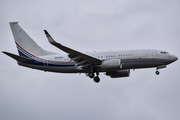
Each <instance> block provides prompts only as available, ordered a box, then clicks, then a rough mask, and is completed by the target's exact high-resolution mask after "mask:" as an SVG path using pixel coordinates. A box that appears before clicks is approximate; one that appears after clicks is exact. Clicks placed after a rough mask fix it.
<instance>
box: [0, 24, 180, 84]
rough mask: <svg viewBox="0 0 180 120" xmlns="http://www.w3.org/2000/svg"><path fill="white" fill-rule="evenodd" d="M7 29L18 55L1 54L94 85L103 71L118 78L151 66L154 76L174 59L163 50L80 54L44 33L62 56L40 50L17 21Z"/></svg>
mask: <svg viewBox="0 0 180 120" xmlns="http://www.w3.org/2000/svg"><path fill="white" fill-rule="evenodd" d="M10 27H11V30H12V33H13V36H14V39H15V43H16V46H17V49H18V52H19V55H15V54H12V53H8V52H5V51H3V53H4V54H6V55H8V56H10V57H12V58H13V59H15V60H16V61H17V63H18V64H19V65H21V66H25V67H29V68H33V69H38V70H44V71H50V72H59V73H85V74H86V75H87V76H89V77H90V78H94V81H95V82H96V83H98V82H99V81H100V78H99V73H100V72H105V74H106V75H107V76H110V77H111V78H118V77H128V76H129V75H130V69H139V68H151V67H155V68H156V72H155V73H156V74H157V75H158V74H159V71H158V69H161V68H165V67H166V65H168V64H170V63H172V62H174V61H176V60H177V59H178V58H177V57H176V56H175V55H172V54H169V53H168V52H166V51H162V50H155V49H145V50H128V51H106V52H93V53H82V52H79V51H76V50H73V49H71V48H68V47H66V46H64V45H61V44H60V43H57V42H56V41H54V39H53V38H52V37H51V36H50V34H49V33H48V32H47V31H46V30H44V32H45V34H46V36H47V39H48V41H49V42H50V43H51V44H52V45H54V46H56V47H57V48H59V49H60V50H62V51H64V52H66V53H67V54H64V55H62V54H58V53H54V52H49V51H46V50H44V49H42V48H41V47H40V46H38V45H37V44H36V43H35V42H34V40H33V39H32V38H31V37H30V36H29V35H28V34H27V33H26V32H25V31H24V30H23V29H22V28H21V27H20V26H19V25H18V22H10ZM95 74H96V76H95Z"/></svg>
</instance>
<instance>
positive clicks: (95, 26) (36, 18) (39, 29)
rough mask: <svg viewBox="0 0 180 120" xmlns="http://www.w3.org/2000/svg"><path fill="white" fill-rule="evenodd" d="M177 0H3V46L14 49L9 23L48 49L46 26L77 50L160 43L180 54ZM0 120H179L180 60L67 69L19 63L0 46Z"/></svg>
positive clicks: (0, 40)
mask: <svg viewBox="0 0 180 120" xmlns="http://www.w3.org/2000/svg"><path fill="white" fill-rule="evenodd" d="M179 6H180V1H179V0H121V1H120V0H103V1H102V0H64V1H62V0H28V1H27V0H0V36H1V37H0V48H1V49H0V50H1V51H8V52H11V53H15V54H17V49H16V46H15V43H14V39H13V36H12V33H11V30H10V27H9V22H13V21H18V22H19V25H20V26H21V27H22V28H23V29H24V30H25V31H26V32H27V33H28V34H29V35H30V36H31V37H32V38H33V39H34V40H35V41H36V42H37V43H38V44H39V45H40V46H41V47H43V48H44V49H46V50H48V51H53V52H59V53H62V54H64V53H63V52H62V51H60V50H59V49H57V48H55V47H54V46H52V45H50V44H49V43H48V41H47V39H46V37H45V35H44V32H43V30H44V29H47V30H48V32H49V33H50V34H51V35H52V36H53V37H54V39H55V40H56V41H58V42H60V43H62V44H63V45H66V46H69V47H71V48H73V49H75V50H78V51H82V52H86V51H89V52H91V51H105V50H128V49H149V48H152V49H160V50H165V51H168V52H170V53H172V54H175V55H176V56H178V57H179V58H180V53H179V50H180V7H179ZM0 58H1V63H0V66H1V67H0V75H1V77H0V120H60V119H61V120H179V119H180V87H179V86H180V71H179V68H180V62H179V60H178V61H176V62H174V63H172V64H170V65H168V66H167V68H165V69H161V70H160V75H159V76H157V75H155V68H151V69H139V70H135V71H131V75H130V77H129V78H116V79H112V78H110V77H108V76H105V75H104V74H103V73H102V74H100V78H101V81H100V83H98V84H96V83H94V82H93V80H92V79H89V77H86V76H85V75H84V74H81V75H79V74H62V73H50V72H43V71H38V70H33V69H29V68H25V67H21V66H18V65H17V64H16V61H14V60H13V59H11V58H9V57H8V56H6V55H4V54H2V53H0Z"/></svg>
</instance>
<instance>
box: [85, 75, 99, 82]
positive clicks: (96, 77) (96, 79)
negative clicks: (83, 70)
mask: <svg viewBox="0 0 180 120" xmlns="http://www.w3.org/2000/svg"><path fill="white" fill-rule="evenodd" d="M88 76H89V77H90V78H94V82H96V83H98V82H99V81H100V78H99V72H96V76H95V75H94V72H90V73H88ZM94 76H95V77H94Z"/></svg>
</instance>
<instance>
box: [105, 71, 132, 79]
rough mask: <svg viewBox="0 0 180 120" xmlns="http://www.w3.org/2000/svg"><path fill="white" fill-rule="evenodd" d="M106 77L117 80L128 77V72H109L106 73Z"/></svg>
mask: <svg viewBox="0 0 180 120" xmlns="http://www.w3.org/2000/svg"><path fill="white" fill-rule="evenodd" d="M106 75H107V76H110V77H111V78H118V77H129V75H130V70H117V71H110V72H106Z"/></svg>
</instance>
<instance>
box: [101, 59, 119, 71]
mask: <svg viewBox="0 0 180 120" xmlns="http://www.w3.org/2000/svg"><path fill="white" fill-rule="evenodd" d="M121 68H122V65H121V60H120V59H112V60H106V61H103V62H102V63H101V69H102V70H120V69H121Z"/></svg>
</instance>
